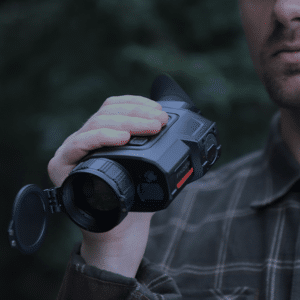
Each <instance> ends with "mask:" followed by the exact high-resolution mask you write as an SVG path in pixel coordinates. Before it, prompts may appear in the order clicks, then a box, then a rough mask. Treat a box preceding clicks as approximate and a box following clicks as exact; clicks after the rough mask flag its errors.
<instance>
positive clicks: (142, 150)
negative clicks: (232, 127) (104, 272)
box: [8, 74, 221, 254]
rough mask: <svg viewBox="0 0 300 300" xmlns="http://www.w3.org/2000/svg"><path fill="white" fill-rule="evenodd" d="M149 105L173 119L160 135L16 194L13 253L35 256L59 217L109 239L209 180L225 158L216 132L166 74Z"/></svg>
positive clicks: (103, 152)
mask: <svg viewBox="0 0 300 300" xmlns="http://www.w3.org/2000/svg"><path fill="white" fill-rule="evenodd" d="M150 99H152V100H154V101H157V102H159V103H160V104H161V106H162V110H164V111H165V112H166V113H167V114H168V116H169V120H168V123H167V125H166V126H164V127H163V128H162V129H161V131H160V132H159V133H158V134H156V135H152V136H133V137H131V139H130V140H129V142H128V143H127V144H126V145H123V146H119V147H104V148H101V149H96V150H94V151H91V152H90V153H89V154H88V155H87V156H85V157H84V158H83V159H82V160H81V162H80V163H79V164H78V165H77V166H76V167H75V168H74V169H73V170H72V172H71V173H70V174H69V176H68V177H67V178H66V179H65V181H64V182H63V184H62V185H61V186H60V187H55V188H51V189H45V190H42V189H40V188H39V187H38V186H36V185H33V184H29V185H26V186H24V187H23V188H22V189H21V190H20V191H19V192H18V194H17V196H16V199H15V201H14V205H13V212H12V220H11V221H10V224H9V228H8V235H9V240H10V244H11V246H12V247H14V248H17V249H19V250H20V251H21V252H22V253H24V254H31V253H34V252H35V251H37V250H38V248H39V247H40V246H41V244H42V243H43V241H44V238H45V235H46V229H47V226H48V219H49V216H50V215H51V214H52V213H57V212H64V213H65V214H67V215H68V217H69V218H70V219H71V220H72V221H73V222H74V223H75V224H77V225H78V226H80V227H81V228H83V229H85V230H88V231H92V232H107V231H109V230H111V229H113V228H114V227H115V226H117V225H118V224H120V223H121V222H122V221H123V220H124V218H125V217H126V216H127V214H128V212H155V211H159V210H163V209H166V208H167V207H168V206H169V205H170V203H171V202H172V201H173V200H174V199H175V198H176V196H177V195H178V194H179V193H180V191H182V189H183V188H184V187H185V186H186V185H187V184H189V183H191V182H193V181H195V180H197V179H199V178H201V177H202V176H204V175H205V174H206V172H207V171H208V170H209V169H210V168H211V167H212V165H213V164H214V163H215V162H216V161H217V159H218V158H219V157H220V155H221V145H220V141H219V137H218V132H217V127H216V124H215V123H214V122H212V121H210V120H208V119H206V118H204V117H203V116H202V114H201V112H200V111H199V109H197V108H196V107H195V105H194V103H193V102H192V100H191V99H190V98H189V96H188V95H187V94H186V93H185V92H184V91H183V90H182V88H181V87H180V86H179V85H178V84H177V83H176V82H175V81H174V80H173V79H172V77H170V76H169V75H167V74H163V75H160V76H158V77H156V79H155V80H154V82H153V84H152V87H151V96H150Z"/></svg>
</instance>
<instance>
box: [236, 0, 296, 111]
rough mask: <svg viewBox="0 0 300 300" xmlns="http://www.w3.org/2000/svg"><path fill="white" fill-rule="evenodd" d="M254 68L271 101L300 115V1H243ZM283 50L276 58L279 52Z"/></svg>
mask: <svg viewBox="0 0 300 300" xmlns="http://www.w3.org/2000/svg"><path fill="white" fill-rule="evenodd" d="M239 9H240V15H241V20H242V25H243V28H244V31H245V34H246V39H247V43H248V47H249V51H250V56H251V58H252V61H253V64H254V67H255V69H256V72H257V74H258V76H259V77H260V79H261V81H262V82H263V84H264V85H265V87H266V89H267V92H268V93H269V95H270V97H271V99H272V100H273V101H274V102H275V103H276V104H277V105H279V106H280V107H284V108H294V109H295V108H297V109H299V111H300V0H239ZM280 50H283V51H289V52H282V53H281V54H277V55H275V53H276V52H278V51H280Z"/></svg>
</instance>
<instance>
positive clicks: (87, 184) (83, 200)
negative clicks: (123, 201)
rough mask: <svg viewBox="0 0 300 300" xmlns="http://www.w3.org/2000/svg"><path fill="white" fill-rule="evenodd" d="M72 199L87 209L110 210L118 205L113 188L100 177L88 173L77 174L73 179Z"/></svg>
mask: <svg viewBox="0 0 300 300" xmlns="http://www.w3.org/2000/svg"><path fill="white" fill-rule="evenodd" d="M73 189H74V198H75V199H74V201H75V202H76V203H77V205H78V207H80V208H82V209H84V210H85V211H87V210H90V209H92V210H99V211H110V210H113V209H115V208H117V207H118V206H119V201H118V198H117V196H116V194H115V192H114V191H113V189H112V188H111V187H110V186H109V185H108V183H107V182H105V181H104V180H102V179H101V178H99V177H97V176H95V175H92V174H89V173H82V174H78V175H77V176H76V178H75V179H74V181H73Z"/></svg>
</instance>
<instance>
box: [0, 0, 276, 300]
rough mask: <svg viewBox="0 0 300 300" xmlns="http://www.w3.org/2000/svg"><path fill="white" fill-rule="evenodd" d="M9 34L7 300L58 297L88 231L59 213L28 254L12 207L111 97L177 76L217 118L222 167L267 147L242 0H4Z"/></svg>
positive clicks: (4, 59) (3, 34) (4, 34)
mask: <svg viewBox="0 0 300 300" xmlns="http://www.w3.org/2000/svg"><path fill="white" fill-rule="evenodd" d="M0 39H1V43H0V91H1V94H0V97H1V101H0V113H1V119H0V120H1V123H2V124H1V126H0V130H1V138H2V143H1V155H0V157H1V160H0V166H1V173H0V176H1V181H0V182H1V183H0V184H1V185H0V186H1V187H0V188H1V195H2V206H3V209H2V210H1V211H2V215H1V228H2V229H3V230H2V231H1V237H0V238H1V243H2V245H3V246H2V251H1V254H2V259H1V262H0V263H1V270H2V274H3V275H5V276H2V280H1V282H0V288H1V290H2V291H4V295H5V297H4V298H2V299H22V300H27V299H28V300H29V299H30V300H40V299H44V300H50V299H55V297H56V295H57V293H58V290H59V287H60V284H61V280H62V277H63V274H64V272H65V268H66V264H67V262H68V259H69V256H70V252H71V250H72V248H73V245H74V242H75V241H78V240H80V239H81V233H80V230H79V229H78V228H77V227H76V226H75V225H74V224H73V223H72V222H71V221H70V220H69V219H68V218H67V217H66V216H64V215H58V216H56V215H54V216H52V218H51V220H50V228H49V231H48V235H47V238H46V241H45V243H44V244H43V246H42V247H41V249H40V251H38V253H36V254H35V255H30V256H25V255H22V254H20V253H19V252H18V251H16V250H14V251H13V250H12V249H11V248H10V247H9V244H8V237H7V226H8V223H9V220H10V218H11V210H12V204H13V201H14V197H15V195H16V193H17V192H18V190H19V189H20V188H21V187H22V186H24V185H25V184H29V183H36V184H37V185H39V186H40V187H41V188H43V189H45V188H49V187H51V186H53V184H52V183H51V181H50V180H49V178H48V174H47V164H48V161H49V160H50V159H51V158H52V156H53V155H54V153H55V151H56V149H57V148H58V147H59V146H60V145H61V144H62V142H63V141H64V140H65V139H66V138H67V137H68V136H69V135H70V134H72V133H73V132H74V131H76V130H78V129H79V128H80V127H81V126H82V125H83V124H84V122H85V121H86V120H87V119H88V118H89V117H90V116H91V115H92V114H94V113H95V112H96V111H97V110H98V109H99V108H100V106H101V105H102V103H103V102H104V101H105V99H106V98H107V97H110V96H118V95H141V96H144V97H149V93H150V87H151V84H152V81H153V80H154V78H155V77H156V76H157V75H159V74H160V73H162V72H166V73H168V74H170V75H171V76H172V77H173V78H174V79H175V80H176V81H177V82H178V83H179V84H180V85H181V86H182V87H183V89H184V90H185V91H186V92H187V93H188V94H189V95H190V96H191V98H192V100H193V101H194V102H195V104H196V106H197V107H198V108H199V109H201V111H202V113H203V115H204V116H205V117H207V118H208V119H211V120H213V121H216V122H217V125H218V129H219V132H220V137H221V142H222V146H223V152H222V157H221V158H220V160H219V161H218V163H217V164H216V165H215V166H214V167H213V169H215V168H218V167H220V166H221V165H222V164H225V163H226V162H228V161H230V160H232V159H234V158H237V157H239V156H241V155H244V154H246V153H248V152H250V151H253V150H256V149H259V148H261V147H262V146H263V144H264V142H265V139H266V136H267V134H268V130H269V122H270V119H271V117H272V115H273V114H274V112H275V111H276V110H277V107H275V106H274V105H273V104H272V102H271V100H269V97H268V95H267V93H266V91H265V89H264V87H263V86H262V84H261V82H260V81H259V79H258V77H257V75H256V74H255V71H254V68H253V65H252V61H251V59H250V57H249V54H248V48H247V44H246V40H245V37H244V32H243V29H242V26H241V22H240V19H239V13H238V6H237V1H235V0H229V1H222V0H202V1H195V0H189V1H188V0H185V1H183V0H179V1H176V0H175V1H174V0H172V1H170V0H143V1H141V0H123V1H119V0H98V1H97V0H93V1H92V0H73V1H70V0H59V1H58V0H56V1H45V0H42V1H29V0H24V1H2V2H1V3H0ZM2 295H3V293H2Z"/></svg>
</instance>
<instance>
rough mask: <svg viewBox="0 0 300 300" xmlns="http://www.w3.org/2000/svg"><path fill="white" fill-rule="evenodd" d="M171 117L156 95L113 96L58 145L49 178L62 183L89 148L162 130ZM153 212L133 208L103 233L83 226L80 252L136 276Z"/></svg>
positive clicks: (94, 262)
mask: <svg viewBox="0 0 300 300" xmlns="http://www.w3.org/2000/svg"><path fill="white" fill-rule="evenodd" d="M167 122H168V114H167V113H166V112H164V111H162V107H161V105H160V104H159V103H156V102H155V101H153V100H150V99H147V98H145V97H141V96H131V95H125V96H118V97H110V98H108V99H106V100H105V102H104V103H103V105H102V106H101V107H100V109H99V110H98V111H97V112H96V113H95V114H94V115H93V116H91V118H90V119H89V120H88V121H87V122H86V123H85V124H84V125H83V127H82V128H81V129H79V130H78V131H76V132H75V133H73V134H72V135H71V136H69V137H68V138H67V139H66V140H65V141H64V143H63V144H62V145H61V147H59V148H58V150H57V151H56V153H55V155H54V157H53V158H52V159H51V160H50V162H49V164H48V173H49V177H50V179H51V180H52V182H53V183H54V184H55V185H56V186H61V185H62V183H63V182H64V180H65V179H66V178H67V176H68V175H69V173H70V172H71V171H72V170H73V169H74V168H75V166H76V165H77V164H78V163H79V162H80V160H81V159H82V158H83V157H84V156H86V155H87V154H88V153H89V151H91V150H95V149H98V148H101V147H103V146H122V145H125V144H126V143H127V142H128V141H129V140H130V137H131V135H143V136H149V135H154V134H157V133H158V132H159V131H160V130H161V128H162V126H164V125H166V124H167ZM154 213H155V212H152V213H137V212H129V213H128V215H127V216H126V218H125V219H124V220H123V221H122V222H121V223H120V224H119V225H118V226H116V227H114V228H113V229H112V230H110V231H108V232H104V233H93V232H89V231H86V230H83V229H81V231H82V234H83V242H82V247H81V256H82V257H83V258H84V259H85V261H86V263H88V264H90V265H94V266H96V267H98V268H101V269H105V270H108V271H111V272H114V273H118V274H121V275H124V276H128V277H134V276H135V274H136V271H137V269H138V267H139V264H140V262H141V260H142V258H143V255H144V252H145V248H146V245H147V240H148V234H149V228H150V221H151V218H152V216H153V215H154Z"/></svg>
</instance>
